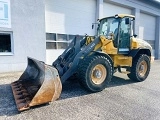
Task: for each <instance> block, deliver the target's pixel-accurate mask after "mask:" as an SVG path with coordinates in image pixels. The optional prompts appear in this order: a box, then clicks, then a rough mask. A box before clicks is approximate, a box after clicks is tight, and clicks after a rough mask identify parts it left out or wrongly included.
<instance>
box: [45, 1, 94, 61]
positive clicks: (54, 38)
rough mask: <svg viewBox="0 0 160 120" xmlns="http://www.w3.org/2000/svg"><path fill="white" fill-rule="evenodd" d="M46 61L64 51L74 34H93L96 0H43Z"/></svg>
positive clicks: (52, 59)
mask: <svg viewBox="0 0 160 120" xmlns="http://www.w3.org/2000/svg"><path fill="white" fill-rule="evenodd" d="M45 5H46V6H45V24H46V40H47V43H46V63H47V64H52V62H53V61H54V60H55V59H56V58H57V57H58V56H59V55H60V54H61V53H62V52H63V51H64V49H65V48H66V47H67V46H68V43H69V41H70V40H72V39H73V38H74V37H75V35H77V34H79V35H82V36H84V35H85V34H88V35H94V34H95V31H94V30H92V23H95V20H96V0H45Z"/></svg>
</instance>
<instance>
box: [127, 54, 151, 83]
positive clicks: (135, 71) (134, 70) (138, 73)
mask: <svg viewBox="0 0 160 120" xmlns="http://www.w3.org/2000/svg"><path fill="white" fill-rule="evenodd" d="M130 72H131V73H130V74H127V75H128V77H129V78H130V79H131V80H134V81H138V82H141V81H144V80H145V79H146V78H147V76H148V75H149V72H150V58H149V57H148V56H147V55H145V54H142V55H139V57H137V58H135V59H133V62H132V67H131V68H130Z"/></svg>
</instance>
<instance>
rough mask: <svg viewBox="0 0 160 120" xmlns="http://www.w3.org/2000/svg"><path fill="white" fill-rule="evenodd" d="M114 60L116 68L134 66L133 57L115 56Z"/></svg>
mask: <svg viewBox="0 0 160 120" xmlns="http://www.w3.org/2000/svg"><path fill="white" fill-rule="evenodd" d="M112 58H113V60H114V67H118V66H130V67H131V66H132V57H128V56H124V55H115V56H113V57H112Z"/></svg>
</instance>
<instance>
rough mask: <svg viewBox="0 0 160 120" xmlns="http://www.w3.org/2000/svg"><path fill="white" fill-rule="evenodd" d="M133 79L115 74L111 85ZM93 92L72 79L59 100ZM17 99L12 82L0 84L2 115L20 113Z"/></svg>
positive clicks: (66, 84)
mask: <svg viewBox="0 0 160 120" xmlns="http://www.w3.org/2000/svg"><path fill="white" fill-rule="evenodd" d="M132 83H134V82H133V81H131V80H129V79H127V80H125V79H123V78H119V77H116V76H113V78H112V81H111V82H110V83H109V85H108V88H109V87H114V86H121V85H126V84H132ZM88 94H91V92H88V91H86V90H85V89H84V88H83V87H81V86H80V84H79V83H78V80H75V79H70V80H68V81H66V82H65V83H64V84H63V90H62V93H61V96H60V99H59V100H63V99H68V98H73V97H78V96H83V95H88ZM42 106H44V105H40V106H36V107H33V108H38V107H42ZM18 113H19V112H18V111H17V107H16V104H15V100H14V97H13V94H12V90H11V86H10V84H4V85H0V116H5V115H6V116H13V115H15V114H18Z"/></svg>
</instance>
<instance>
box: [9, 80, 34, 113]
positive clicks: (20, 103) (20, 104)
mask: <svg viewBox="0 0 160 120" xmlns="http://www.w3.org/2000/svg"><path fill="white" fill-rule="evenodd" d="M11 87H12V91H13V95H14V98H15V101H16V105H17V108H18V110H19V111H23V110H27V109H29V103H30V101H31V99H30V95H29V94H28V93H27V90H25V88H23V86H22V84H21V83H20V82H18V81H17V82H13V83H12V84H11Z"/></svg>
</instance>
